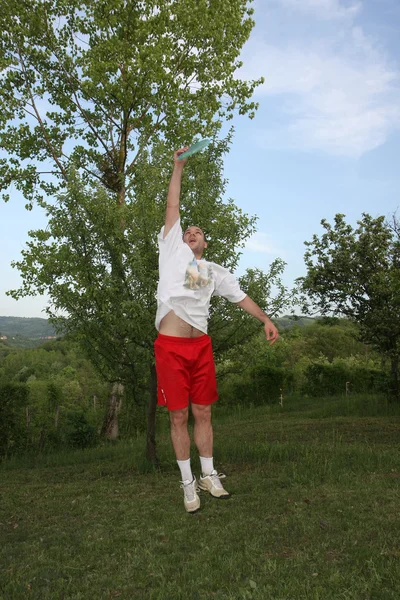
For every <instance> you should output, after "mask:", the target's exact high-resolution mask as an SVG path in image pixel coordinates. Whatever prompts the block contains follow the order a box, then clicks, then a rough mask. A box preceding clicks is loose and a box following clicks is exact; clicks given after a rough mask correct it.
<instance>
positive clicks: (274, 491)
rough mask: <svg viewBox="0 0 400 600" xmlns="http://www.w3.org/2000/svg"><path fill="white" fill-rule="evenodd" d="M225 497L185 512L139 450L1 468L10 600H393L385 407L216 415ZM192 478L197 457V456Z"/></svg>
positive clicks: (393, 522)
mask: <svg viewBox="0 0 400 600" xmlns="http://www.w3.org/2000/svg"><path fill="white" fill-rule="evenodd" d="M214 427H215V437H216V444H215V457H216V460H217V467H218V469H219V470H220V471H223V472H225V473H226V474H227V479H226V487H227V489H228V490H230V491H231V492H232V498H231V499H230V500H227V501H218V500H214V499H212V498H211V497H209V496H206V495H204V493H202V496H201V501H202V507H201V510H200V511H199V512H198V513H196V514H195V515H188V514H186V513H185V511H184V509H183V501H182V491H181V490H180V489H179V475H178V471H177V468H176V466H175V462H174V458H173V455H172V451H171V448H170V444H169V439H168V428H167V415H166V414H164V413H160V415H159V426H158V428H159V432H158V446H159V455H160V459H161V465H162V466H161V469H160V471H158V472H151V471H150V470H149V468H148V466H147V465H146V462H145V461H144V459H143V456H142V453H143V452H142V451H143V446H144V441H143V439H141V438H140V436H138V438H137V439H136V440H132V441H130V442H129V443H128V442H123V443H120V444H117V445H114V446H107V447H103V448H97V449H91V450H86V451H81V452H73V453H65V454H57V455H48V456H41V457H29V458H25V459H24V460H12V461H9V462H5V463H3V465H2V467H1V469H0V488H1V497H0V507H1V516H0V562H1V574H0V598H1V599H2V600H14V599H15V600H23V599H25V598H30V599H38V600H39V599H40V600H45V599H52V600H59V599H60V600H61V599H69V600H70V599H71V600H72V599H74V600H78V599H85V600H86V599H103V598H104V599H110V600H111V599H113V598H120V599H127V600H128V599H134V598H143V599H152V600H153V599H154V600H156V599H160V600H169V599H171V600H181V599H182V600H183V599H185V600H186V599H188V600H219V599H221V600H222V599H227V600H228V599H235V600H236V599H254V600H256V599H257V600H303V599H307V600H308V599H310V600H311V599H313V600H322V599H323V600H328V599H335V600H350V599H351V600H370V599H371V600H372V599H373V600H389V599H390V600H398V598H400V510H399V507H400V502H399V500H400V494H399V491H400V445H399V441H400V417H399V411H398V410H397V414H396V410H395V409H394V408H393V407H390V406H389V407H388V406H384V405H383V406H382V402H380V403H379V401H378V399H362V398H356V399H351V400H346V399H331V400H313V401H311V400H307V399H306V400H298V401H294V400H293V401H292V400H290V399H289V400H288V401H287V402H286V401H285V405H284V407H283V408H281V407H277V406H276V407H260V408H255V409H241V410H239V409H236V410H234V411H228V410H227V409H226V408H224V407H221V406H220V407H216V414H215V420H214ZM193 464H194V468H195V471H196V473H198V459H197V458H196V456H195V453H194V454H193Z"/></svg>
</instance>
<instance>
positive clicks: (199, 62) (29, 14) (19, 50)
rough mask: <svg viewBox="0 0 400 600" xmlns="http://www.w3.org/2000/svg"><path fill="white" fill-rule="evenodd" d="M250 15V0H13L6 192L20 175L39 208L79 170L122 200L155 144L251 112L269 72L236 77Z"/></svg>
mask: <svg viewBox="0 0 400 600" xmlns="http://www.w3.org/2000/svg"><path fill="white" fill-rule="evenodd" d="M252 13H253V11H252V9H251V8H250V7H249V3H248V2H247V0H225V1H224V2H223V3H212V2H211V3H209V2H207V1H206V0H201V1H199V0H180V1H179V2H177V1H175V0H173V1H170V2H165V1H164V0H163V1H159V0H145V1H143V2H140V3H138V2H135V1H133V0H129V1H128V2H126V1H125V0H106V1H105V2H102V3H97V2H77V1H76V0H59V1H58V2H52V1H50V0H45V1H44V2H43V1H42V0H32V2H29V3H27V2H16V1H15V0H12V1H11V2H8V3H7V4H6V5H5V6H4V7H3V10H2V11H1V15H0V46H1V50H2V52H1V62H0V69H1V70H2V71H1V77H0V109H1V110H0V125H1V127H0V132H1V133H0V148H2V149H3V150H5V152H6V153H7V155H8V156H9V157H10V158H9V159H1V161H0V189H2V190H4V191H5V190H7V188H8V187H9V185H10V184H11V183H13V184H14V185H15V187H16V188H17V189H19V190H20V191H21V192H22V194H23V196H24V197H25V199H26V200H27V202H28V205H29V206H32V203H33V202H34V201H35V200H37V201H39V202H41V201H42V200H43V194H44V195H45V196H46V195H47V196H49V197H50V196H53V195H54V193H55V191H56V190H57V189H59V186H60V185H64V184H65V182H66V181H67V180H68V179H69V172H70V170H71V167H73V166H75V168H77V169H79V171H80V172H81V173H85V174H86V177H88V178H89V179H91V180H92V181H93V180H94V181H98V182H99V183H100V184H101V185H102V186H105V188H106V189H107V190H110V191H112V192H113V193H115V194H117V195H118V199H119V203H123V202H124V198H125V192H126V190H127V187H128V186H129V182H130V181H131V180H132V177H134V175H135V168H136V162H137V160H138V158H139V157H140V156H141V155H142V153H143V150H144V149H145V148H146V147H147V145H148V144H149V143H152V142H153V141H154V140H155V139H157V138H163V139H165V140H168V142H169V144H170V146H171V147H174V146H175V145H177V144H180V145H182V144H183V142H190V141H191V140H192V139H193V137H194V136H195V135H201V136H205V135H207V136H210V135H214V134H215V133H216V132H217V131H218V130H219V129H220V127H221V124H222V120H223V119H224V118H228V119H229V118H230V117H231V116H232V113H233V111H234V110H236V111H238V112H239V113H240V114H248V115H249V116H250V117H252V116H253V115H254V111H255V110H256V108H257V105H256V104H255V103H254V102H252V101H251V100H250V98H251V96H252V93H253V91H254V89H255V87H256V86H257V85H258V84H259V83H261V82H262V79H260V80H258V81H256V82H245V81H241V80H240V79H239V78H238V77H237V76H235V71H236V70H237V69H238V68H239V67H240V66H241V62H240V61H239V60H238V57H239V54H240V51H241V48H242V46H243V44H244V43H245V41H246V40H247V39H248V37H249V35H250V31H251V29H252V27H253V25H254V22H253V20H252V18H251V16H252ZM48 174H50V175H51V176H50V177H49V176H48ZM43 175H44V176H43ZM5 198H6V199H7V198H8V194H7V193H5Z"/></svg>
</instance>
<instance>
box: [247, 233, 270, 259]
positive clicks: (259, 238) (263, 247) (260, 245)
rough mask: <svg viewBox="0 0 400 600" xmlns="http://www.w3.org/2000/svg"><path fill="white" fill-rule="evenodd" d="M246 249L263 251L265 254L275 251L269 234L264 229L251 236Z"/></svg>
mask: <svg viewBox="0 0 400 600" xmlns="http://www.w3.org/2000/svg"><path fill="white" fill-rule="evenodd" d="M245 249H246V250H250V252H262V253H264V254H274V253H275V251H274V249H273V246H272V243H271V241H270V239H269V235H268V234H267V233H263V232H262V231H258V232H257V233H255V234H254V235H252V236H251V238H250V239H249V240H248V241H247V243H246V246H245Z"/></svg>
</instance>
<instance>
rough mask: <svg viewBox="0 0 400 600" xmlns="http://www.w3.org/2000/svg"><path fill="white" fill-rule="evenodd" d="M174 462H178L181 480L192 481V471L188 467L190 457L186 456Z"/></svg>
mask: <svg viewBox="0 0 400 600" xmlns="http://www.w3.org/2000/svg"><path fill="white" fill-rule="evenodd" d="M176 462H177V463H178V467H179V468H180V470H181V477H182V481H183V482H185V481H188V482H190V481H193V473H192V469H191V467H190V458H188V459H187V460H178V461H176Z"/></svg>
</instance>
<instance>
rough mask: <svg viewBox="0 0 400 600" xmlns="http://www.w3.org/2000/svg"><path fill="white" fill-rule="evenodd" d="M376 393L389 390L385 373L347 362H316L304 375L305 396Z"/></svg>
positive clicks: (303, 390)
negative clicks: (347, 392)
mask: <svg viewBox="0 0 400 600" xmlns="http://www.w3.org/2000/svg"><path fill="white" fill-rule="evenodd" d="M346 386H347V389H348V391H350V392H354V393H369V394H371V393H375V392H383V391H385V389H387V386H388V379H387V376H386V374H385V373H384V372H382V371H379V370H378V369H372V368H368V367H363V366H359V365H349V364H346V363H345V361H334V362H332V363H328V362H315V363H312V364H311V365H309V366H308V367H307V368H306V370H305V373H304V380H303V389H302V392H303V393H304V394H308V395H309V396H335V395H340V394H345V393H346Z"/></svg>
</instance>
